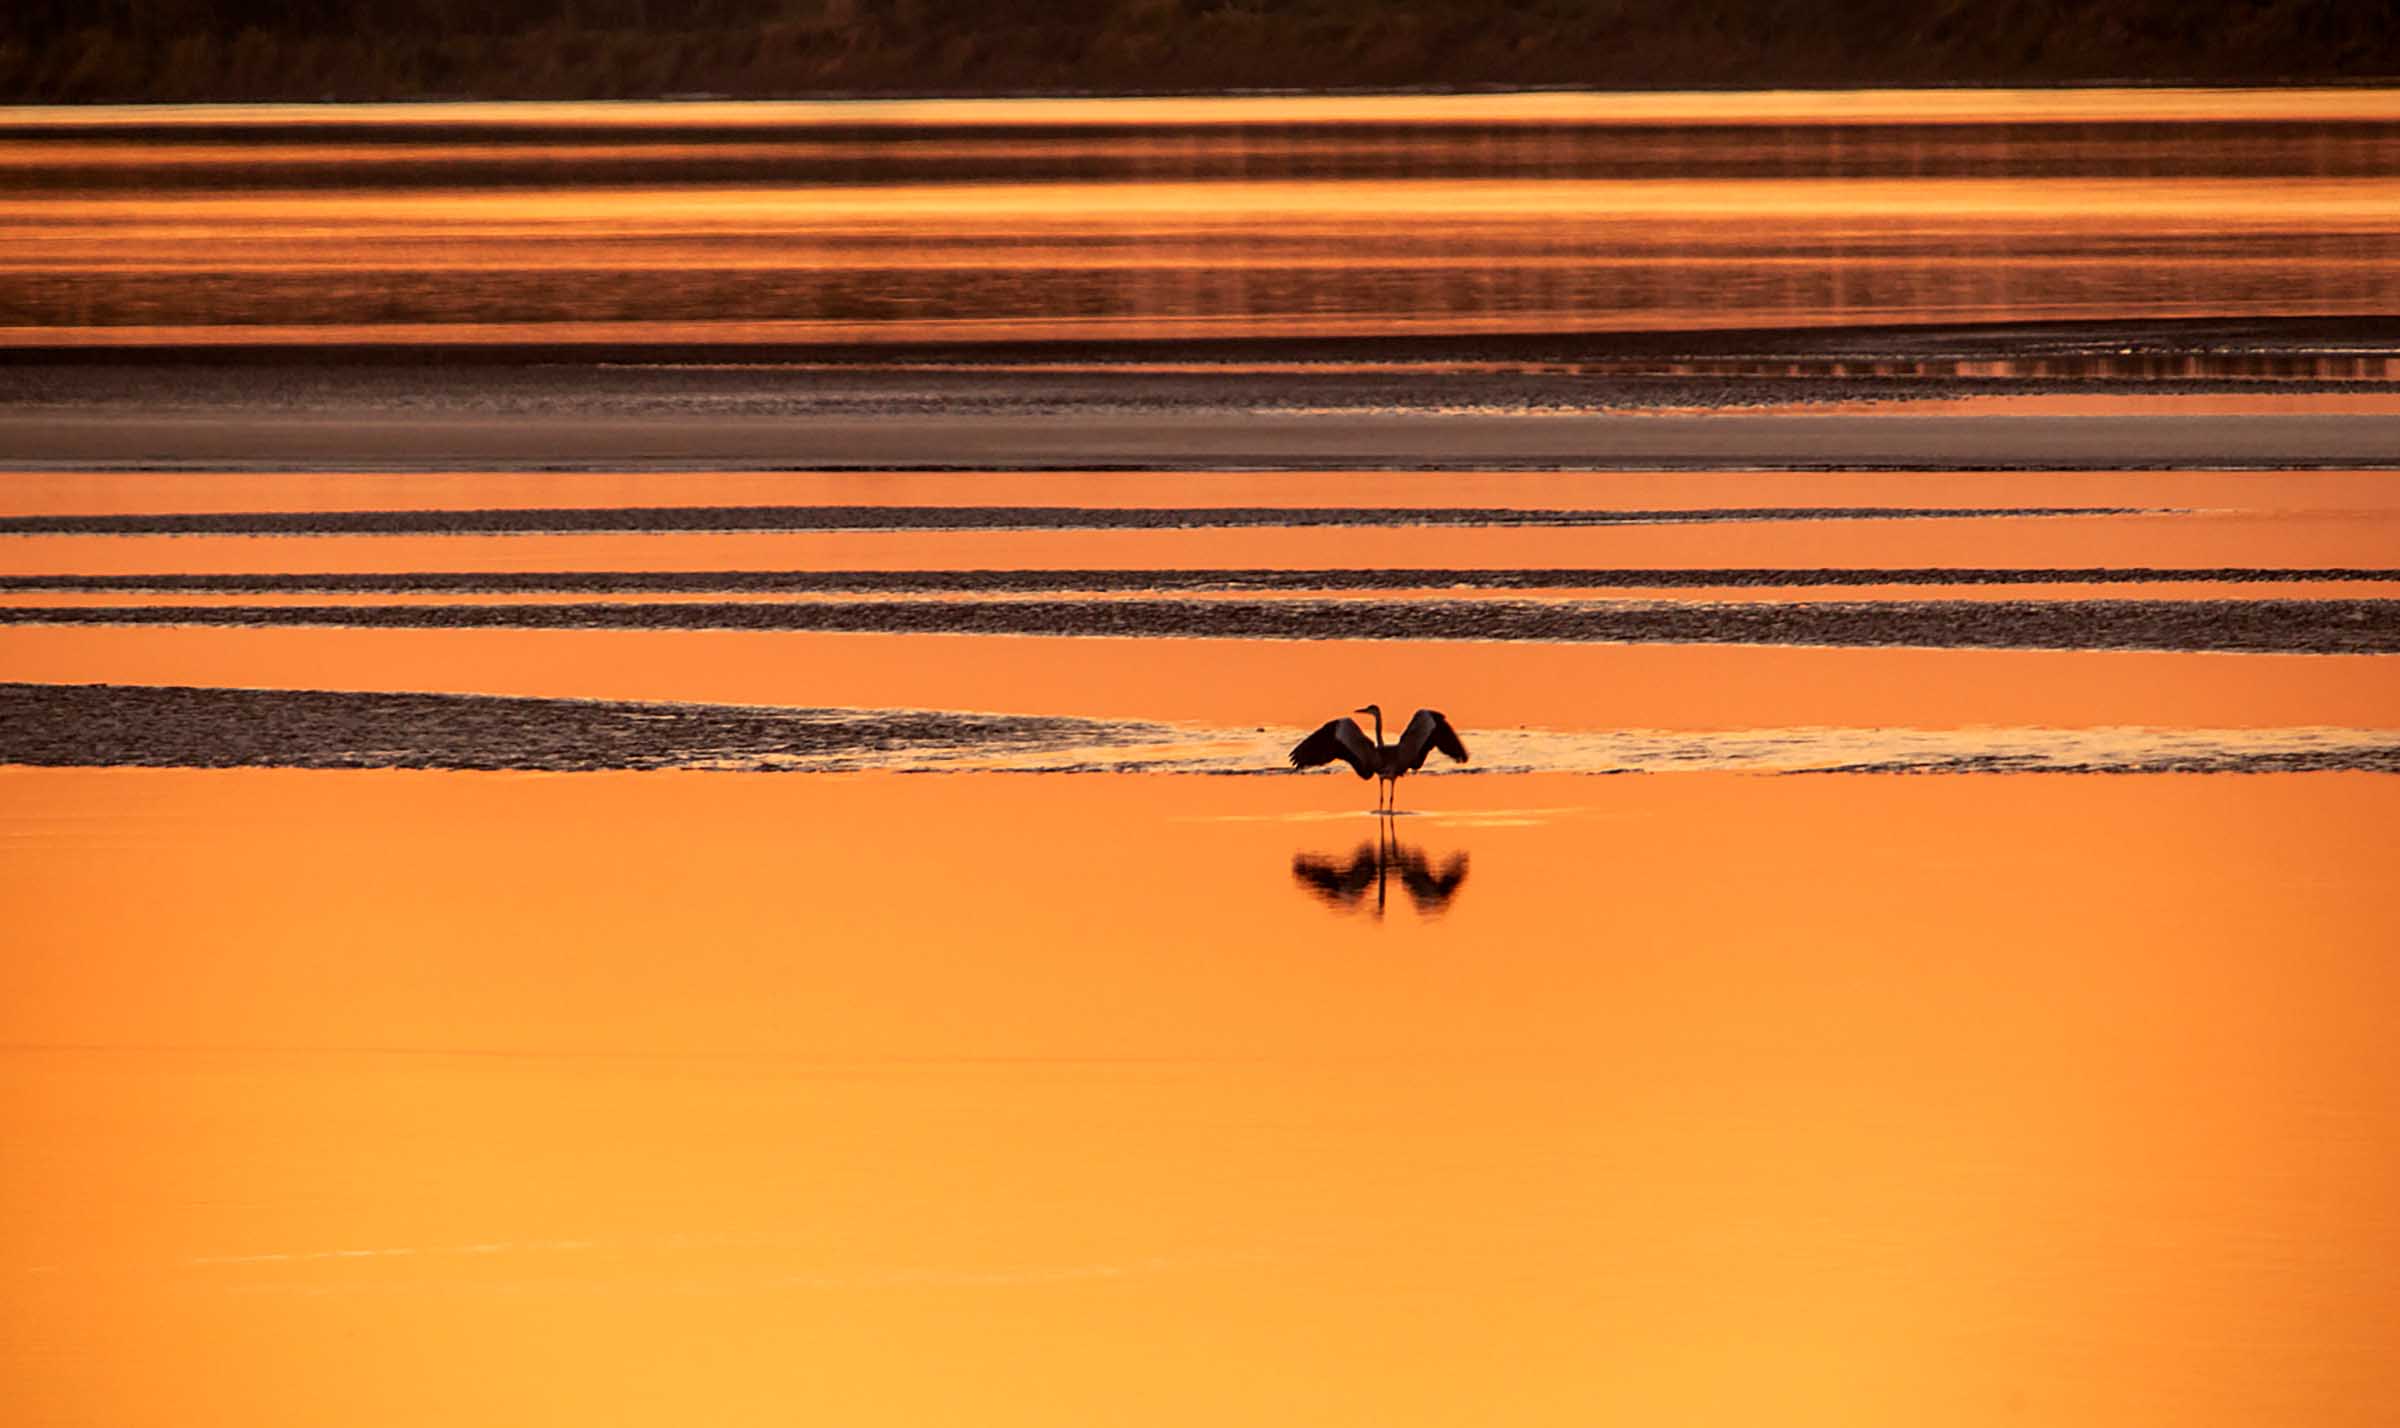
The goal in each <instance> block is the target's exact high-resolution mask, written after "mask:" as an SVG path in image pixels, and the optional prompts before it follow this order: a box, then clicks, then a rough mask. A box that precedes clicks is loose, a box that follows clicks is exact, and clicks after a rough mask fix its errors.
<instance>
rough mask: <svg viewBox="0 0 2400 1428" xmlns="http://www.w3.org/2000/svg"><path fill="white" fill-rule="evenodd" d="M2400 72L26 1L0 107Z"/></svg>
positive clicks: (317, 2) (1937, 15)
mask: <svg viewBox="0 0 2400 1428" xmlns="http://www.w3.org/2000/svg"><path fill="white" fill-rule="evenodd" d="M2395 76H2400V0H1842V3H1829V0H11V3H10V4H8V5H7V6H5V7H0V98H5V99H9V100H15V101H98V100H141V99H154V100H192V99H316V98H339V99H378V98H419V97H432V96H448V95H468V96H484V97H495V98H498V97H553V98H574V97H595V98H600V97H625V96H643V95H658V94H676V93H717V94H733V95H780V94H811V93H861V92H863V93H997V92H1018V91H1043V90H1050V91H1056V90H1092V91H1104V92H1141V91H1170V90H1200V89H1218V88H1248V87H1265V88H1282V87H1294V88H1319V87H1337V88H1338V87H1381V86H1416V85H1435V86H1476V85H1528V84H1531V85H1592V86H1603V87H1652V86H1712V85H1759V84H1801V85H1814V84H1845V83H1910V82H1933V83H2011V82H2017V83H2041V82H2052V81H2094V80H2110V79H2125V80H2133V81H2144V82H2156V81H2171V80H2200V81H2241V82H2277V81H2293V80H2359V79H2385V78H2393V77H2395Z"/></svg>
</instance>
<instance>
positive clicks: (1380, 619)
mask: <svg viewBox="0 0 2400 1428" xmlns="http://www.w3.org/2000/svg"><path fill="white" fill-rule="evenodd" d="M0 624H78V625H332V626H352V627H372V628H392V629H475V628H491V629H634V630H810V631H828V632H854V633H882V634H976V635H1067V636H1079V635H1088V636H1116V637H1133V638H1198V639H1266V640H1509V641H1514V640H1530V641H1552V642H1568V643H1585V642H1603V643H1648V644H1656V643H1664V644H1758V645H1827V646H1913V647H1927V648H1947V649H2058V650H2193V651H2219V652H2226V653H2250V654H2392V653H2400V600H2051V601H2035V600H1993V601H1980V600H1928V601H1877V602H1833V601H1828V602H1824V603H1810V604H1800V603H1768V602H1760V603H1755V604H1735V603H1726V604H1684V605H1675V604H1664V603H1662V604H1655V605H1648V604H1607V603H1596V602H1594V603H1585V602H1575V603H1543V602H1533V601H1513V600H1477V601H1463V600H1449V601H1444V600H1424V601H1410V600H1276V601H1259V600H1250V601H1245V600H1209V601H1189V600H1012V601H961V600H938V601H906V600H879V601H807V602H789V603H763V602H762V603H710V602H691V603H643V604H626V603H612V604H559V605H407V606H392V605H368V606H362V605H288V606H273V605H221V606H157V605H144V606H88V607H61V606H18V607H0Z"/></svg>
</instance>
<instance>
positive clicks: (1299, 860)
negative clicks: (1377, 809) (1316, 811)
mask: <svg viewBox="0 0 2400 1428" xmlns="http://www.w3.org/2000/svg"><path fill="white" fill-rule="evenodd" d="M1376 822H1377V824H1378V825H1379V828H1378V832H1377V834H1376V839H1375V841H1374V842H1372V843H1365V842H1362V843H1360V844H1359V845H1358V847H1357V848H1356V849H1354V850H1353V851H1352V852H1351V854H1350V856H1349V858H1348V859H1347V860H1339V859H1335V858H1331V857H1328V856H1326V855H1324V854H1321V853H1295V854H1293V855H1292V879H1293V881H1295V882H1297V883H1299V884H1300V886H1301V887H1302V888H1303V889H1305V890H1306V891H1307V892H1308V893H1309V894H1310V895H1311V896H1313V897H1315V898H1317V899H1318V900H1320V901H1322V902H1323V903H1324V904H1325V905H1326V906H1327V907H1334V908H1339V909H1341V910H1342V911H1344V912H1356V911H1358V910H1359V909H1360V908H1362V907H1366V906H1368V905H1369V904H1368V901H1367V898H1368V895H1369V894H1370V893H1371V894H1373V895H1374V902H1373V904H1372V905H1373V908H1374V911H1375V915H1376V916H1377V917H1379V918H1380V917H1382V916H1383V912H1384V908H1385V906H1386V905H1387V903H1388V901H1389V899H1390V896H1391V881H1392V875H1393V874H1395V873H1397V874H1399V877H1400V888H1401V891H1403V892H1405V893H1407V894H1408V901H1409V905H1410V906H1412V907H1414V908H1415V909H1416V910H1417V912H1418V913H1420V914H1422V915H1425V916H1433V915H1437V914H1439V913H1440V912H1442V911H1443V910H1444V909H1446V908H1448V907H1449V906H1450V899H1452V898H1454V897H1456V896H1458V889H1459V887H1460V885H1462V884H1463V883H1465V882H1466V880H1467V855H1466V853H1465V852H1464V851H1461V852H1456V853H1452V854H1451V855H1450V856H1449V857H1448V858H1446V859H1444V860H1443V861H1442V865H1441V867H1440V868H1438V869H1437V868H1435V867H1434V865H1433V862H1432V860H1431V859H1429V858H1427V857H1426V856H1425V853H1424V850H1423V849H1420V848H1412V847H1410V846H1408V845H1407V844H1405V843H1403V842H1401V841H1400V837H1399V835H1398V834H1397V833H1394V832H1393V831H1392V821H1391V820H1390V819H1388V818H1379V819H1377V820H1376Z"/></svg>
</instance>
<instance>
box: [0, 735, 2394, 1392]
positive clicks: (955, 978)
mask: <svg viewBox="0 0 2400 1428" xmlns="http://www.w3.org/2000/svg"><path fill="white" fill-rule="evenodd" d="M1472 737H1473V735H1472V734H1470V738H1472ZM1410 792H1411V795H1412V796H1410V797H1408V798H1407V799H1405V800H1404V801H1405V802H1407V803H1408V804H1409V805H1410V806H1414V807H1418V808H1422V809H1431V810H1433V811H1432V812H1431V813H1428V814H1423V815H1420V816H1416V817H1404V818H1401V819H1398V820H1396V823H1397V831H1396V834H1395V835H1393V837H1392V839H1391V846H1389V847H1388V848H1387V850H1386V852H1385V854H1384V856H1386V857H1387V858H1389V859H1390V860H1391V863H1392V867H1391V870H1390V872H1389V874H1388V882H1387V885H1386V887H1385V888H1384V892H1383V897H1382V899H1381V903H1382V905H1381V907H1380V908H1378V906H1377V898H1376V894H1375V893H1374V892H1373V891H1372V890H1371V889H1361V890H1360V892H1359V894H1358V895H1356V896H1350V895H1345V894H1342V893H1340V892H1338V891H1333V892H1329V890H1328V887H1327V882H1328V881H1329V880H1330V881H1332V882H1335V883H1340V882H1342V881H1343V880H1345V879H1350V878H1352V877H1353V876H1354V875H1353V874H1352V873H1351V871H1350V869H1351V866H1352V864H1353V863H1354V861H1355V860H1356V859H1357V858H1359V857H1360V856H1361V853H1362V850H1363V852H1364V855H1365V856H1366V857H1367V858H1368V859H1370V860H1372V859H1373V858H1374V856H1376V855H1375V851H1374V850H1375V842H1376V837H1377V835H1376V833H1375V829H1374V823H1373V821H1372V820H1370V819H1369V818H1367V817H1365V816H1363V815H1361V814H1360V813H1357V812H1353V811H1351V809H1352V808H1353V807H1354V806H1355V807H1360V808H1363V806H1364V802H1365V799H1364V797H1363V796H1362V795H1360V794H1358V793H1357V792H1356V790H1355V789H1354V788H1353V787H1352V786H1351V784H1350V781H1349V780H1348V779H1347V778H1344V779H1342V780H1340V782H1339V783H1338V784H1337V783H1335V782H1334V781H1332V780H1330V779H1328V780H1317V779H1289V780H1262V779H1202V778H1174V777H1156V776H1153V777H1117V778H1080V779H1078V778H1065V779H1057V778H1051V779H1043V778H1025V777H1017V776H986V777H981V778H977V777H952V778H933V779H927V778H913V779H912V778H896V777H891V776H873V775H824V776H815V777H806V776H801V777H786V778H761V777H757V776H741V775H722V774H719V775H707V774H680V775H678V774H652V775H624V774H619V775H583V776H574V777H563V778H562V777H547V778H543V777H534V778H528V777H522V776H518V777H511V776H506V775H457V774H452V775H442V774H424V773H418V774H398V775H396V774H381V775H377V774H357V773H296V772H289V771H281V772H278V771H257V770H252V771H231V772H195V771H158V770H151V771H125V770H102V771H94V770H46V771H27V770H17V771H9V772H5V773H0V793H4V798H0V806H4V807H5V808H6V810H7V811H6V813H5V814H4V815H0V834H5V841H4V843H0V895H4V896H5V897H6V899H7V902H8V906H9V907H10V908H11V912H12V920H13V923H14V928H15V931H14V936H13V939H12V941H13V944H14V951H13V952H12V954H11V956H10V957H9V958H8V959H7V960H6V962H5V963H4V964H0V967H4V970H0V991H4V992H5V995H0V1041H4V1042H5V1043H6V1044H7V1049H6V1050H4V1051H0V1105H4V1106H5V1107H6V1108H7V1114H8V1115H9V1117H10V1119H11V1124H12V1126H13V1127H14V1128H15V1129H14V1132H13V1135H12V1139H13V1141H14V1147H15V1148H14V1149H13V1150H12V1152H11V1154H10V1155H9V1157H8V1158H7V1162H6V1170H5V1171H4V1172H0V1211H4V1212H5V1213H0V1276H4V1277H5V1282H6V1283H7V1286H8V1289H7V1293H6V1295H5V1296H4V1297H0V1304H4V1305H5V1308H4V1309H0V1322H4V1323H5V1325H6V1329H7V1331H6V1332H5V1333H4V1334H0V1372H4V1373H5V1374H6V1376H7V1378H8V1379H9V1381H10V1382H11V1383H12V1384H13V1385H14V1388H13V1389H12V1397H13V1399H14V1404H15V1407H14V1414H15V1415H16V1416H17V1418H18V1421H23V1422H32V1423H67V1422H81V1421H90V1420H91V1419H93V1418H95V1417H97V1418H101V1419H105V1420H107V1421H110V1422H115V1423H142V1424H149V1423H159V1424H163V1423H170V1422H173V1423H193V1422H202V1423H226V1424H233V1423H259V1422H279V1423H298V1422H311V1421H327V1420H339V1421H342V1422H346V1423H357V1424H395V1425H398V1424H412V1425H414V1424H425V1423H432V1422H453V1421H460V1420H465V1419H473V1420H484V1419H509V1420H526V1419H543V1420H554V1421H625V1422H659V1423H665V1422H681V1421H689V1420H690V1419H691V1418H693V1417H695V1416H697V1417H703V1418H706V1419H708V1420H709V1421H712V1422H720V1423H732V1424H748V1423H760V1424H765V1423H787V1422H790V1421H792V1419H793V1418H794V1417H795V1416H800V1417H815V1416H820V1415H823V1416H830V1417H838V1418H840V1419H842V1420H844V1421H849V1422H872V1423H883V1422H890V1423H919V1422H925V1421H929V1420H960V1421H964V1420H972V1421H975V1422H985V1423H1003V1424H1005V1423H1028V1424H1033V1423H1043V1424H1049V1423H1059V1422H1078V1423H1082V1422H1110V1421H1128V1420H1139V1421H1142V1422H1156V1423H1165V1424H1185V1423H1189V1424H1216V1423H1223V1422H1225V1421H1227V1420H1228V1419H1270V1418H1272V1419H1280V1418H1287V1417H1295V1416H1296V1417H1304V1418H1307V1419H1308V1420H1310V1421H1312V1422H1322V1423H1340V1424H1361V1425H1364V1424H1390V1423H1407V1424H1463V1423H1471V1422H1491V1421H1495V1420H1500V1421H1507V1422H1512V1423H1525V1424H1551V1423H1556V1424H1566V1423H1587V1422H1591V1421H1593V1420H1594V1419H1596V1418H1619V1419H1624V1420H1628V1421H1634V1422H1645V1423H1647V1422H1685V1421H1692V1420H1696V1419H1704V1420H1709V1421H1728V1422H1764V1421H1774V1422H1779V1423H1808V1424H1818V1423H1821V1424H1861V1423H1864V1424H1893V1425H1900V1424H1920V1423H1924V1422H1927V1421H1932V1420H1938V1421H1942V1422H1950V1423H1964V1424H2003V1423H2013V1422H2022V1421H2026V1420H2027V1418H2028V1417H2031V1418H2034V1419H2038V1420H2040V1421H2046V1422H2051V1423H2065V1424H2092V1425H2099V1424H2108V1423H2121V1422H2125V1421H2128V1420H2133V1419H2143V1418H2146V1417H2148V1416H2151V1415H2154V1414H2163V1415H2166V1416H2171V1417H2172V1418H2174V1419H2175V1420H2176V1421H2178V1422H2184V1423H2193V1424H2208V1425H2227V1426H2228V1428H2236V1425H2254V1424H2258V1423H2261V1422H2290V1421H2306V1422H2310V1423H2320V1424H2329V1425H2349V1424H2357V1425H2365V1424H2369V1423H2374V1422H2379V1421H2381V1418H2382V1415H2383V1406H2384V1405H2385V1404H2386V1403H2388V1402H2389V1397H2390V1392H2391V1390H2392V1389H2393V1387H2394V1386H2395V1378H2394V1365H2393V1361H2392V1357H2391V1351H2390V1345H2389V1342H2388V1335H2387V1334H2386V1333H2385V1332H2384V1326H2386V1325H2388V1324H2389V1323H2390V1322H2391V1321H2392V1318H2393V1316H2394V1314H2395V1313H2400V1278H2396V1276H2395V1273H2394V1266H2395V1264H2396V1263H2400V1241H2395V1239H2394V1237H2393V1221H2392V1218H2391V1216H2390V1215H2389V1213H2388V1207H2389V1206H2390V1204H2391V1203H2393V1200H2394V1198H2395V1196H2400V1178H2396V1176H2395V1171H2394V1167H2393V1163H2392V1160H2391V1158H2390V1156H2389V1155H2388V1154H2386V1153H2385V1150H2386V1141H2387V1136H2386V1131H2387V1130H2388V1127H2389V1126H2390V1125H2391V1123H2392V1118H2393V1116H2394V1115H2395V1113H2400V1064H2396V1063H2395V1060H2394V1052H2393V1050H2392V1048H2391V1045H2390V1041H2389V1038H2388V1037H2387V1036H2386V1035H2385V1034H2384V1026H2383V1011H2382V1008H2384V1007H2387V1006H2388V1005H2389V1004H2390V1000H2391V998H2392V996H2393V995H2394V994H2395V992H2396V991H2400V988H2395V986H2394V985H2393V969H2392V966H2391V962H2390V958H2389V956H2388V955H2387V954H2388V952H2389V949H2390V948H2391V947H2392V946H2394V945H2395V944H2396V943H2400V917H2396V915H2395V910H2394V907H2395V905H2394V903H2393V901H2392V899H2390V898H2389V897H2388V896H2385V895H2384V891H2385V882H2386V876H2387V870H2388V869H2389V867H2390V866H2391V865H2392V862H2393V859H2394V858H2395V856H2400V843H2395V839H2394V832H2393V830H2394V829H2395V828H2400V820H2396V819H2395V818H2394V817H2393V814H2394V812H2395V809H2394V804H2393V792H2392V784H2391V782H2390V780H2389V779H2388V778H2385V777H2382V776H2375V775H2339V774H2336V775H2322V776H2313V777H2290V778H2246V777H2211V778H2196V779H2195V778H2175V777H2151V778H2133V779H2124V778H2081V779H2079V778H2072V777H2055V776H2054V777H2049V778H2034V779H2015V780H2006V779H1990V778H1976V777H1968V778H1933V779H1926V778H1914V779H1911V778H1864V779H1861V778H1849V779H1789V778H1787V779H1761V778H1755V777H1739V776H1726V775H1714V776H1712V775H1705V774H1702V775H1677V776H1667V777H1653V778H1647V779H1588V778H1575V777H1571V776H1570V777H1546V778H1545V777H1519V778H1487V779H1476V780H1443V781H1440V782H1439V783H1438V784H1427V785H1425V786H1422V787H1417V788H1412V789H1411V790H1410ZM2262 830H2273V831H2272V834H2271V836H2262ZM1412 864H1413V865H1415V866H1416V868H1417V869H1418V871H1417V872H1415V873H1414V874H1412V873H1411V872H1410V866H1411V865H1412ZM1412 876H1413V877H1414V878H1415V880H1416V881H1415V886H1414V888H1413V890H1412V888H1411V886H1410V883H1409V881H1408V880H1409V879H1410V878H1411V877H1412Z"/></svg>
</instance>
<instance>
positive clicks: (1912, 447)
mask: <svg viewBox="0 0 2400 1428" xmlns="http://www.w3.org/2000/svg"><path fill="white" fill-rule="evenodd" d="M2162 407H2167V404H2163V403H2162ZM0 451H4V452H6V453H7V457H6V463H5V464H6V465H8V466H10V467H14V468H16V469H20V470H29V469H41V470H65V469H74V470H131V469H140V470H229V471H245V470H287V469H309V470H334V471H346V470H376V471H419V470H422V471H443V470H457V471H476V470H487V469H492V468H495V467H510V468H519V469H529V470H620V471H621V470H642V469H648V470H778V469H788V470H952V469H963V468H966V467H976V468H981V469H987V470H1039V469H1045V468H1056V469H1072V470H1093V469H1122V470H1129V471H1196V470H1215V469H1269V470H1274V469H1286V470H1340V469H1359V468H1367V467H1372V468H1378V469H1388V470H1445V469H1558V470H1720V469H1749V470H1794V471H1816V470H1831V469H1843V470H1906V471H1915V470H1925V469H1929V468H1940V469H1950V470H2140V469H2152V468H2174V469H2184V470H2309V469H2334V468H2356V467H2382V466H2386V465H2389V464H2390V463H2391V462H2392V461H2393V459H2394V456H2393V453H2395V452H2400V413H2380V412H2376V413H2337V414H2307V415H2289V414H2258V415H2253V414H2233V413H2222V412H2219V413H2174V412H2172V410H2171V407H2167V409H2165V410H2162V411H2161V412H2159V413H2156V414H2152V413H2111V414H2102V415H2092V416H2070V417H2034V416H2023V415H1981V414H1939V415H1935V414H1919V413H1911V412H1909V411H1907V410H1905V409H1901V410H1896V411H1893V412H1889V413H1883V412H1876V413H1867V414H1857V413H1842V414H1832V413H1795V412H1790V411H1785V410H1780V409H1777V410H1766V411H1753V412H1742V413H1732V414H1717V415H1711V416H1705V417H1704V416H1698V415H1691V414H1684V413H1666V412H1630V413H1626V412H1579V413H1571V414H1559V415H1541V416H1532V417H1529V416H1527V415H1524V414H1522V413H1517V414H1497V415H1488V414H1480V413H1468V414H1442V413H1431V412H1394V413H1382V412H1350V411H1337V412H1327V413H1278V412H1267V413H1253V412H1239V411H1224V412H1210V413H1201V414H1188V413H1169V414H1162V415H1152V414H1131V415H1129V414H1125V413H1122V412H1116V411H1106V410H1097V411H1087V412H1080V413H1078V414H1076V415H1075V417H1074V419H1073V420H1072V421H1071V422H1069V421H1062V420H1061V419H1060V418H1059V417H1057V416H1053V415H992V416H975V415H955V414H941V415H924V416H909V417H905V418H897V417H858V416H821V417H816V416H812V417H769V416H746V415H740V414H734V415H727V416H713V417H711V416H694V415H689V414H685V415H676V416H640V417H633V416H597V417H595V416H586V415H580V414H573V413H560V412H530V413H526V414H523V415H517V416H509V417H453V416H448V415H430V416H425V417H420V418H409V417H403V416H396V415H394V414H393V413H392V412H391V411H389V410H388V409H384V408H376V409H371V410H363V411H357V412H323V411H314V410H311V411H303V412H297V413H288V414H287V413H274V412H256V411H244V410H228V411H202V412H196V413H194V412H161V411H156V410H149V409H142V408H134V409H128V410H122V411H104V410H99V409H94V410H92V411H88V412H79V411H59V410H50V409H44V408H42V407H38V406H12V407H10V408H9V409H7V410H5V411H0Z"/></svg>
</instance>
